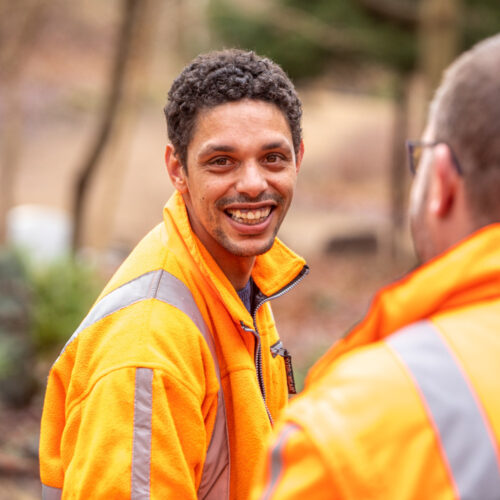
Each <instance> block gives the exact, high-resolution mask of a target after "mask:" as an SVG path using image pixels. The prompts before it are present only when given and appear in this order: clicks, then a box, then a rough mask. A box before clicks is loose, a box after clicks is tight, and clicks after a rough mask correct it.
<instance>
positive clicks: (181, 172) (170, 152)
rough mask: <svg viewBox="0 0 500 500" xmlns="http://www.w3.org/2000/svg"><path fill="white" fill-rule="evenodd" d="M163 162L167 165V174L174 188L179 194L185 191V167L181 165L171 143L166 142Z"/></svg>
mask: <svg viewBox="0 0 500 500" xmlns="http://www.w3.org/2000/svg"><path fill="white" fill-rule="evenodd" d="M165 164H166V166H167V172H168V176H169V177H170V181H171V182H172V185H173V186H174V188H175V189H177V191H179V192H180V193H181V194H184V193H186V191H187V189H188V188H187V178H186V177H187V173H186V169H185V168H184V167H183V166H182V163H181V162H180V160H179V158H178V156H177V154H176V153H175V149H174V147H173V146H172V144H167V147H166V149H165Z"/></svg>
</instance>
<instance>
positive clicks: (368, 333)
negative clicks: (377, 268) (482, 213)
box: [251, 224, 500, 500]
mask: <svg viewBox="0 0 500 500" xmlns="http://www.w3.org/2000/svg"><path fill="white" fill-rule="evenodd" d="M423 319H427V320H430V321H431V324H432V325H433V327H434V328H435V329H437V331H438V332H439V334H440V335H441V336H442V338H443V339H444V340H445V342H446V344H447V345H448V347H449V348H450V350H451V352H452V355H453V356H454V358H455V359H456V360H457V362H458V364H459V367H460V370H461V371H462V373H464V374H465V377H466V379H467V380H468V383H470V387H471V388H472V391H473V393H474V394H475V395H476V396H477V401H478V404H479V407H480V409H481V412H482V414H483V416H484V421H485V424H486V427H487V428H488V430H489V431H490V432H491V436H492V441H493V445H494V447H496V452H497V459H498V464H499V467H500V457H499V456H498V450H499V449H500V391H499V383H498V381H499V380H500V364H499V362H498V360H499V359H500V334H499V333H500V331H499V325H500V225H499V224H495V225H491V226H488V227H486V228H483V229H481V230H479V231H478V232H476V233H475V234H473V235H471V236H470V237H469V238H467V239H466V240H465V241H462V242H461V243H460V244H458V245H456V246H455V247H454V248H451V249H449V251H447V252H446V253H445V254H443V255H441V256H439V257H437V258H436V259H434V260H433V261H431V262H428V263H427V264H425V265H424V266H422V267H421V268H419V269H417V270H416V271H414V272H413V273H411V274H409V275H408V276H406V277H405V278H404V279H403V280H401V281H399V282H397V283H394V284H393V285H391V286H389V287H387V288H385V289H383V290H381V291H380V292H379V293H378V294H377V296H376V298H375V300H374V302H373V304H372V307H371V309H370V311H369V312H368V314H367V316H366V317H365V319H364V320H363V321H362V322H361V323H360V324H359V325H358V326H357V327H356V328H355V329H354V330H353V331H352V332H351V333H350V334H349V335H348V336H347V337H346V338H345V339H343V340H341V341H340V342H338V343H337V344H335V345H334V346H333V347H332V348H331V350H330V351H329V352H328V353H327V354H326V355H325V356H324V357H323V358H322V359H321V360H320V361H319V362H318V363H317V364H316V365H315V366H314V367H313V369H312V370H311V372H310V374H309V376H308V379H307V385H306V390H305V391H304V392H303V393H302V394H301V395H300V396H299V397H297V398H296V399H295V400H294V401H293V402H292V404H291V405H290V407H289V408H288V409H287V410H286V411H285V413H284V416H283V419H282V421H281V422H280V425H279V428H278V429H277V437H276V439H274V440H273V443H274V447H273V448H271V450H272V451H273V450H274V452H275V453H276V446H277V445H276V443H279V438H280V436H282V435H283V432H280V430H281V429H283V428H284V427H286V426H290V425H293V426H296V427H297V429H296V432H294V433H292V434H290V435H289V438H288V439H287V440H286V442H285V443H282V444H281V451H282V457H281V460H280V461H279V463H278V470H279V476H276V477H278V479H277V480H276V481H275V484H272V481H271V478H270V472H269V471H270V470H272V468H273V467H274V469H275V473H276V463H275V462H273V461H272V459H271V457H272V455H271V452H272V451H271V452H270V453H269V454H268V455H267V456H266V458H265V463H264V464H263V465H262V469H261V471H260V472H261V473H260V475H258V483H257V486H256V487H255V489H254V491H253V495H252V497H251V498H252V499H254V500H256V499H259V498H266V500H269V499H273V500H281V499H299V498H301V499H302V498H314V499H327V498H328V499H352V500H354V499H360V498H373V499H380V500H382V499H383V500H410V499H412V500H421V499H424V498H433V499H438V500H445V499H452V498H456V496H455V495H456V490H455V486H454V483H453V479H452V478H451V476H450V470H449V468H448V466H447V462H446V460H445V459H444V458H443V450H442V447H441V443H440V441H439V438H438V437H437V436H436V434H435V430H434V428H433V426H432V424H431V422H430V420H429V414H428V413H427V411H426V407H425V404H424V403H423V401H422V397H421V394H420V393H419V390H418V389H417V388H416V386H415V384H414V382H413V380H412V378H411V376H410V375H409V372H408V370H407V369H406V368H405V366H403V364H402V362H401V360H400V359H399V358H398V357H397V355H396V354H395V353H394V351H393V350H392V349H391V348H390V347H389V346H388V344H387V343H386V342H384V341H383V339H385V338H387V337H389V336H390V335H391V334H393V333H395V332H396V331H398V330H399V329H401V328H403V327H404V326H407V325H410V324H412V323H414V322H417V321H419V320H423ZM436 383H439V380H436ZM450 396H451V397H453V395H450ZM280 468H281V470H280ZM299 469H300V473H299V472H298V470H299ZM270 485H271V486H273V487H272V488H270ZM264 493H265V497H264V495H263V494H264Z"/></svg>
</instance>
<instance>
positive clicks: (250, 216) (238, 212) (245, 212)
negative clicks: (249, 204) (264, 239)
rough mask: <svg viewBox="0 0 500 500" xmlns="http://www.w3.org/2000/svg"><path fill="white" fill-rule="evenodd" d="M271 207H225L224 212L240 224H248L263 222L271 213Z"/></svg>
mask: <svg viewBox="0 0 500 500" xmlns="http://www.w3.org/2000/svg"><path fill="white" fill-rule="evenodd" d="M271 209H272V207H262V208H257V209H253V210H251V209H246V208H238V209H229V208H228V209H227V210H226V213H227V214H228V215H229V216H230V217H231V218H232V219H233V220H234V221H236V222H238V223H240V224H248V225H250V226H252V225H255V224H260V223H261V222H264V221H265V220H266V219H267V218H268V217H269V214H270V213H271Z"/></svg>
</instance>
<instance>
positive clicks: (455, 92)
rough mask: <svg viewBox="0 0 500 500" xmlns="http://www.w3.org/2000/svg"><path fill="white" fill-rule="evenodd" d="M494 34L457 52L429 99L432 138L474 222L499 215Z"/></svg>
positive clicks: (498, 42) (498, 48) (499, 91)
mask: <svg viewBox="0 0 500 500" xmlns="http://www.w3.org/2000/svg"><path fill="white" fill-rule="evenodd" d="M499 71H500V35H496V36H493V37H491V38H488V39H486V40H484V41H482V42H480V43H478V44H477V45H475V46H474V47H473V48H472V49H470V50H469V51H467V52H465V53H464V54H462V55H461V56H460V57H459V58H458V59H457V60H456V61H455V62H454V63H453V64H452V65H451V66H450V67H449V69H448V70H447V71H446V73H445V75H444V78H443V81H442V84H441V85H440V87H439V88H438V90H437V92H436V95H435V97H434V99H433V102H432V103H431V109H430V123H431V124H432V125H433V127H434V131H435V139H436V140H438V141H444V142H447V143H448V144H449V145H450V147H451V148H452V150H453V152H454V153H455V156H456V157H457V159H458V161H459V163H460V166H461V167H462V170H463V171H464V178H465V193H466V197H467V202H468V205H469V207H470V209H471V215H472V217H473V219H474V222H475V223H477V225H478V226H479V227H480V226H483V225H486V224H489V223H492V222H498V221H500V139H499V138H500V104H499V102H500V101H499V100H500V74H499Z"/></svg>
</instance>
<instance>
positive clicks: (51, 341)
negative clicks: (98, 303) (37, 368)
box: [29, 258, 101, 352]
mask: <svg viewBox="0 0 500 500" xmlns="http://www.w3.org/2000/svg"><path fill="white" fill-rule="evenodd" d="M29 276H30V280H31V285H32V289H33V336H34V341H35V345H36V347H37V350H38V351H42V352H43V351H47V350H52V349H54V348H58V347H60V346H62V345H63V344H64V343H65V342H66V340H68V339H69V337H70V336H71V334H72V333H73V331H74V330H75V329H76V328H77V327H78V325H79V324H80V322H81V321H82V319H83V318H84V316H85V315H86V314H87V312H88V310H89V309H90V307H91V306H92V303H93V302H94V301H95V299H96V297H97V295H98V293H99V290H100V288H101V280H100V279H99V278H98V274H97V272H96V271H95V269H93V268H92V267H91V266H89V265H88V264H85V263H83V262H81V261H78V260H76V259H72V258H66V259H61V260H59V261H57V262H54V263H52V264H49V265H46V266H43V267H40V266H39V267H30V272H29Z"/></svg>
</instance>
